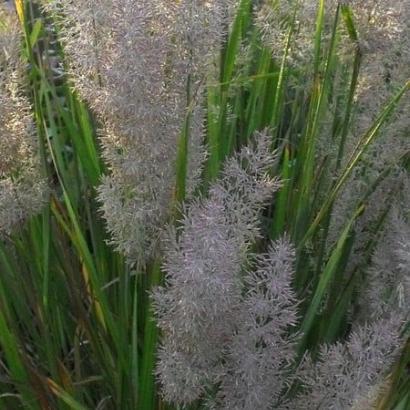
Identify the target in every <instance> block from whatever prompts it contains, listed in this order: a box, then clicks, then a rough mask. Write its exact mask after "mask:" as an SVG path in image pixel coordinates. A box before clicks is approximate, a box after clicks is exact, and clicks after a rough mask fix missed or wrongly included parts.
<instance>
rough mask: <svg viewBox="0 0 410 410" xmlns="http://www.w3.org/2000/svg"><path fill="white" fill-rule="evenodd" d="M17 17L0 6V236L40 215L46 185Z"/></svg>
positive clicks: (11, 11)
mask: <svg viewBox="0 0 410 410" xmlns="http://www.w3.org/2000/svg"><path fill="white" fill-rule="evenodd" d="M20 50H21V33H20V31H19V24H18V21H17V16H16V15H15V13H14V12H13V10H10V9H9V8H6V7H5V6H4V5H1V6H0V154H1V162H0V234H1V233H3V234H8V233H10V232H11V230H12V228H14V227H15V226H16V224H18V223H20V222H22V221H23V220H24V219H26V218H27V217H29V216H31V215H34V214H35V213H36V212H38V211H39V210H40V209H41V207H42V205H43V203H44V201H45V192H46V183H45V181H44V179H43V178H42V176H41V172H40V163H39V158H38V155H37V144H38V141H37V139H36V133H35V125H34V122H33V118H32V115H31V107H30V104H29V102H28V100H27V98H26V97H25V95H24V92H23V89H22V87H23V85H24V83H25V79H24V63H23V61H22V60H21V58H20Z"/></svg>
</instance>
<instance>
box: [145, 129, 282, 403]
mask: <svg viewBox="0 0 410 410" xmlns="http://www.w3.org/2000/svg"><path fill="white" fill-rule="evenodd" d="M255 138H256V142H255V147H253V148H251V147H245V148H244V149H242V151H241V152H240V153H239V154H237V155H236V156H235V157H233V158H232V159H230V160H228V161H227V162H226V163H225V167H224V170H223V172H222V175H221V177H220V178H219V179H218V180H217V181H216V182H215V183H214V184H213V185H212V186H211V187H210V190H209V195H208V197H207V198H200V199H198V200H196V201H194V202H193V203H191V204H190V205H189V206H188V207H187V208H186V209H184V217H183V219H182V220H181V222H180V226H179V228H177V229H171V230H170V232H169V234H168V236H167V243H166V249H165V256H164V259H165V262H164V271H165V278H166V285H165V287H163V288H158V289H157V290H156V291H155V292H154V294H153V296H152V297H153V301H154V305H155V313H156V316H157V318H158V325H159V327H160V329H161V331H162V333H163V338H162V344H161V347H160V349H159V352H158V359H159V360H158V366H157V374H158V378H159V381H160V383H161V385H162V389H163V394H164V397H165V398H166V399H167V400H169V401H173V402H175V403H179V404H186V403H190V402H192V401H194V400H195V399H197V398H199V397H200V396H201V395H202V394H203V393H204V392H205V390H206V389H207V387H209V385H211V384H213V383H214V382H216V381H218V380H220V378H221V376H222V375H223V373H224V368H223V366H222V363H221V359H222V357H223V355H224V353H225V350H226V347H227V343H229V341H230V340H231V338H232V335H233V332H234V329H235V327H236V317H237V314H238V306H239V304H240V301H241V291H242V284H241V271H242V268H243V265H244V263H245V262H246V260H247V251H248V250H249V248H250V246H251V244H252V243H253V242H254V241H255V240H256V239H257V238H258V237H259V235H260V230H259V218H260V213H261V211H262V209H263V207H264V206H265V205H266V204H267V203H268V201H269V200H270V199H271V196H272V193H273V192H274V191H275V190H276V189H277V188H278V186H279V184H278V182H277V181H276V180H275V179H273V178H271V177H269V175H268V171H269V170H270V168H271V166H272V164H273V160H274V157H273V156H272V154H271V152H270V149H269V147H270V140H271V138H270V137H269V135H267V134H266V133H262V134H257V135H256V136H255Z"/></svg>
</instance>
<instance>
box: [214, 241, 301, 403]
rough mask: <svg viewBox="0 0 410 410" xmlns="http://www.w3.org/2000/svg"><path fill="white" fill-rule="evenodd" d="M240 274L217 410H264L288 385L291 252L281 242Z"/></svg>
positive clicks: (293, 307)
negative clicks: (240, 288) (241, 286)
mask: <svg viewBox="0 0 410 410" xmlns="http://www.w3.org/2000/svg"><path fill="white" fill-rule="evenodd" d="M255 259H256V266H255V269H254V270H253V269H249V270H248V272H247V273H246V274H245V275H244V278H243V284H244V291H243V296H242V298H241V301H240V303H239V306H238V308H237V314H236V317H235V328H234V332H233V334H232V336H231V337H230V340H229V342H228V343H227V347H226V353H225V359H224V372H223V375H222V378H221V382H220V387H219V391H218V393H217V397H216V400H215V403H214V408H217V409H225V410H231V409H242V410H253V409H255V408H257V409H259V410H269V409H271V408H273V406H274V405H275V403H277V402H278V400H279V399H280V398H281V394H282V393H283V391H284V390H285V389H286V387H287V384H288V383H289V381H290V377H289V374H290V369H291V366H292V365H293V364H294V356H295V345H296V341H297V337H295V336H290V334H289V331H290V330H291V329H290V328H291V327H294V326H295V325H296V323H297V319H298V318H297V308H298V303H297V300H296V296H295V294H294V291H293V290H292V287H291V282H292V279H293V275H294V265H295V250H294V249H293V247H292V245H291V244H290V243H289V241H288V240H287V239H286V238H282V239H279V240H277V241H275V242H274V243H272V244H271V245H270V246H269V248H268V250H267V252H266V253H265V254H262V255H258V256H256V258H255Z"/></svg>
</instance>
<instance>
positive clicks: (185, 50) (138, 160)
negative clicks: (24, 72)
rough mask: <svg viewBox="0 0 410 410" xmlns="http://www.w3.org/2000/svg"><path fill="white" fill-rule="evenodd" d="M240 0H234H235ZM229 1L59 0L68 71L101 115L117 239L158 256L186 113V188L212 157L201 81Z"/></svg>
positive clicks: (107, 196) (108, 209) (130, 250)
mask: <svg viewBox="0 0 410 410" xmlns="http://www.w3.org/2000/svg"><path fill="white" fill-rule="evenodd" d="M232 3H235V2H232ZM230 8H231V2H228V1H207V2H204V1H189V2H186V1H181V2H170V1H152V0H142V1H135V0H118V1H110V0H81V1H76V2H71V1H60V0H53V1H51V2H49V3H48V4H47V10H51V11H52V13H53V14H54V16H55V18H56V21H57V24H59V26H60V32H61V39H62V42H63V44H64V49H65V53H66V55H67V62H68V70H69V72H70V74H71V77H72V78H73V82H74V86H75V88H76V90H77V91H78V92H79V94H80V96H81V97H82V98H83V99H84V100H85V101H87V102H88V104H89V105H90V107H91V108H92V110H93V111H94V113H95V114H96V116H97V117H98V120H99V122H100V124H101V127H100V128H101V129H100V136H101V142H102V145H103V151H104V157H105V159H106V161H107V163H108V165H109V171H110V172H109V175H107V176H106V177H105V178H104V179H103V182H102V185H101V186H100V188H99V197H100V200H101V203H102V211H103V214H104V217H105V219H106V220H107V227H108V230H109V231H110V233H111V236H112V241H113V243H114V244H115V245H116V247H117V248H118V250H120V251H121V252H123V253H124V254H125V255H127V256H128V257H129V259H130V260H132V261H135V260H138V261H142V262H144V260H146V258H147V257H149V256H151V255H152V252H153V250H154V249H155V245H156V244H157V237H158V233H159V227H160V226H162V225H163V223H164V222H165V221H166V218H167V217H168V216H169V211H170V204H171V203H172V195H173V189H174V186H175V159H176V150H177V142H178V140H179V137H180V134H181V130H182V129H183V127H184V122H185V120H186V119H187V120H188V129H189V130H190V131H189V144H188V151H189V154H188V172H187V175H189V178H188V181H187V182H188V183H187V191H188V194H190V192H192V191H193V188H194V187H195V183H196V181H197V180H198V176H199V174H200V170H201V165H202V162H203V160H204V152H205V150H204V147H203V143H202V140H203V130H204V127H203V121H204V119H203V112H202V88H201V86H202V85H203V83H204V81H205V77H206V75H207V72H208V71H209V70H210V68H209V66H208V65H209V61H211V60H212V58H213V57H215V56H216V55H217V53H218V51H219V49H220V47H221V42H222V40H223V35H224V33H225V30H226V29H227V22H228V18H229V9H230Z"/></svg>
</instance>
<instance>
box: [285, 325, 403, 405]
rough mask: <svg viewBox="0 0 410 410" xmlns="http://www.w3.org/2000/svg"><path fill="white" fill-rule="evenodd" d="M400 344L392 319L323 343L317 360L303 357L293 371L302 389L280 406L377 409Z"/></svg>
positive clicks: (398, 329)
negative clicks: (344, 339) (343, 339)
mask: <svg viewBox="0 0 410 410" xmlns="http://www.w3.org/2000/svg"><path fill="white" fill-rule="evenodd" d="M400 345H401V338H400V321H399V320H397V319H395V318H385V319H380V320H376V321H374V322H372V323H370V324H365V325H362V326H360V327H358V328H357V329H355V330H354V331H353V332H352V333H351V334H350V335H349V338H348V339H347V341H346V342H344V343H342V342H337V343H335V344H333V345H323V346H322V347H321V349H320V352H319V358H318V360H316V361H314V360H313V359H312V358H311V357H310V356H309V355H306V356H305V358H304V359H303V360H302V363H301V365H300V366H299V368H298V370H297V371H296V378H297V379H299V382H300V383H301V391H300V393H299V394H298V395H297V396H296V398H294V399H293V400H290V401H288V403H287V404H286V405H284V406H283V407H281V409H288V410H291V409H292V410H305V409H307V408H308V409H320V410H351V409H354V410H372V409H376V408H377V400H378V398H379V395H380V393H382V392H383V390H384V386H385V384H386V378H387V375H388V372H389V370H390V367H391V365H392V364H393V362H394V359H396V357H397V354H398V350H399V346H400Z"/></svg>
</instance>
